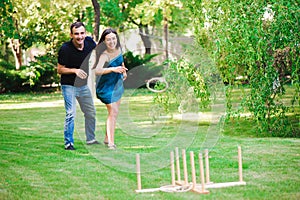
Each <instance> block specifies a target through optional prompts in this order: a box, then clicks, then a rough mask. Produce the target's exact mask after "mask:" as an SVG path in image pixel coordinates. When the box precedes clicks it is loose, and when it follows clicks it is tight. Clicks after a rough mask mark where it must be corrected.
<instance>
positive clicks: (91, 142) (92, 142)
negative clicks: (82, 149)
mask: <svg viewBox="0 0 300 200" xmlns="http://www.w3.org/2000/svg"><path fill="white" fill-rule="evenodd" d="M86 144H87V145H92V144H100V143H99V142H98V141H97V140H95V139H93V140H90V141H87V142H86Z"/></svg>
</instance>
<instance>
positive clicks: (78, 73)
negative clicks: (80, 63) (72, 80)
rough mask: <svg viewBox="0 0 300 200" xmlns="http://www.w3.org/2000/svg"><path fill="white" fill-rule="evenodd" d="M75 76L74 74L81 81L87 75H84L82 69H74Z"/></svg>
mask: <svg viewBox="0 0 300 200" xmlns="http://www.w3.org/2000/svg"><path fill="white" fill-rule="evenodd" d="M75 74H76V76H78V77H79V78H81V79H86V78H87V73H85V71H83V70H82V69H76V70H75Z"/></svg>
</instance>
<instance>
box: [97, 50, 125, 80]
mask: <svg viewBox="0 0 300 200" xmlns="http://www.w3.org/2000/svg"><path fill="white" fill-rule="evenodd" d="M108 59H109V58H108V56H107V55H105V54H102V55H101V56H100V58H99V62H98V65H97V67H96V68H95V74H96V75H98V76H99V75H103V74H109V73H112V72H115V73H124V72H125V73H126V70H127V68H126V67H125V66H124V64H122V66H117V67H109V68H104V65H105V63H106V62H108V61H109V60H108Z"/></svg>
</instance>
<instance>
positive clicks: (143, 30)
mask: <svg viewBox="0 0 300 200" xmlns="http://www.w3.org/2000/svg"><path fill="white" fill-rule="evenodd" d="M139 34H140V36H141V39H142V41H143V43H144V46H145V54H151V41H150V38H149V28H148V26H142V25H139Z"/></svg>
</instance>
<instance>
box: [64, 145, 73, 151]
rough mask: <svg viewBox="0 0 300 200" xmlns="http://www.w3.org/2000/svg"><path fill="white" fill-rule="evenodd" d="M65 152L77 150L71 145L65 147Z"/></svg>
mask: <svg viewBox="0 0 300 200" xmlns="http://www.w3.org/2000/svg"><path fill="white" fill-rule="evenodd" d="M65 150H75V148H74V147H73V145H69V146H68V147H65Z"/></svg>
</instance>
